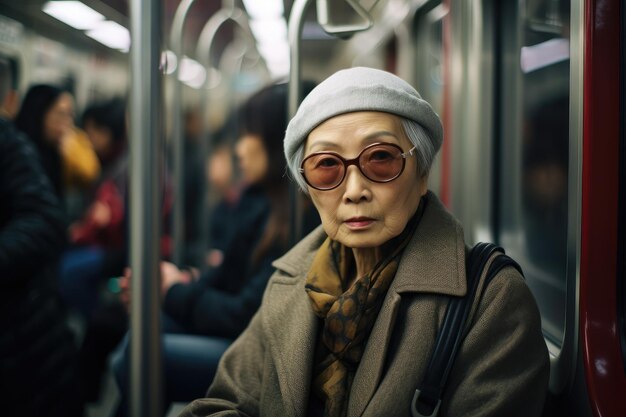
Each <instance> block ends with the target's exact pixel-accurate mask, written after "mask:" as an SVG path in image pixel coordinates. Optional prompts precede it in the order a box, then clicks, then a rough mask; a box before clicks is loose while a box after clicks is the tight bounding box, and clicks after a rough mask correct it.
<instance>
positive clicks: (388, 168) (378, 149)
mask: <svg viewBox="0 0 626 417" xmlns="http://www.w3.org/2000/svg"><path fill="white" fill-rule="evenodd" d="M401 153H402V152H401V150H400V149H398V148H396V147H395V146H386V145H381V146H373V147H371V148H369V149H367V150H366V151H365V152H363V154H362V155H361V158H360V162H361V171H363V173H364V174H365V176H366V177H368V178H369V179H371V180H372V181H381V182H384V181H389V180H392V179H394V178H396V177H397V176H398V175H399V174H400V172H402V167H403V164H404V158H402V156H401Z"/></svg>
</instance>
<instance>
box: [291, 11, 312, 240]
mask: <svg viewBox="0 0 626 417" xmlns="http://www.w3.org/2000/svg"><path fill="white" fill-rule="evenodd" d="M312 1H313V0H296V1H295V2H294V3H293V6H292V7H291V13H290V14H289V25H288V33H287V37H288V40H289V58H290V63H291V67H290V71H289V86H288V96H287V99H288V103H287V110H288V112H289V114H288V117H287V120H291V118H292V117H293V116H295V114H296V111H298V106H299V105H300V100H301V96H302V86H301V80H302V69H301V68H300V64H301V62H300V41H301V38H302V27H303V26H304V15H305V14H306V12H307V10H308V8H309V6H310V4H311V2H312ZM289 198H290V204H291V219H290V221H291V227H290V228H289V233H290V236H289V240H290V242H291V244H292V245H293V244H295V243H296V242H297V241H299V240H300V239H302V235H303V227H302V226H303V224H302V223H303V220H304V213H303V210H304V201H303V196H302V194H301V193H300V190H298V185H297V184H296V183H295V182H294V181H292V182H291V185H290V187H289Z"/></svg>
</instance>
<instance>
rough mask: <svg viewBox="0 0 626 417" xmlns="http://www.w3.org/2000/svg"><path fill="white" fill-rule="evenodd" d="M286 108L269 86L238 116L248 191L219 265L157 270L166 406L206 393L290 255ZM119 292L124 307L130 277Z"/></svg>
mask: <svg viewBox="0 0 626 417" xmlns="http://www.w3.org/2000/svg"><path fill="white" fill-rule="evenodd" d="M286 103H287V86H286V85H284V84H282V85H274V86H270V87H267V88H265V89H263V90H261V91H260V92H258V93H256V94H255V95H254V96H252V98H250V99H249V100H248V101H247V102H246V103H245V104H244V106H243V107H242V108H241V109H240V115H239V116H240V122H241V124H242V134H241V135H240V138H239V140H238V141H237V145H236V154H237V158H238V161H239V167H240V170H241V175H242V177H243V181H244V183H245V186H246V188H245V190H244V192H243V195H242V196H241V199H240V201H239V203H238V205H237V207H236V209H235V215H234V216H233V218H235V219H236V220H237V222H236V225H235V226H234V228H235V229H234V232H233V235H232V238H231V241H230V244H229V245H228V246H227V248H226V250H225V251H224V259H223V262H222V263H221V264H220V266H219V267H217V268H215V269H212V270H209V271H207V272H206V273H204V274H201V275H199V276H197V275H198V274H197V273H195V272H192V271H189V270H181V269H179V268H178V267H177V266H176V265H174V264H171V263H167V262H163V263H162V264H161V293H162V297H163V311H164V315H163V331H164V333H167V334H165V335H164V337H163V350H162V355H163V366H164V373H165V400H164V402H165V406H166V407H167V405H168V404H169V403H170V402H172V401H177V402H181V401H189V400H191V399H193V398H195V397H196V396H197V395H198V394H200V395H202V394H203V393H204V392H205V391H206V389H207V388H208V386H209V385H210V383H211V381H212V379H213V375H214V374H215V371H216V368H217V364H218V362H219V359H220V357H221V355H222V353H223V352H224V351H225V350H226V348H227V347H228V346H229V345H230V343H231V342H232V341H233V340H234V339H235V338H236V337H237V336H238V335H239V334H240V333H241V332H242V331H243V330H244V329H245V327H246V326H247V324H248V322H249V321H250V319H251V318H252V316H253V315H254V313H255V312H256V310H257V309H258V307H259V305H260V304H261V298H262V296H263V290H264V289H265V286H266V285H267V281H268V279H269V277H270V276H271V274H272V273H273V271H274V268H273V267H272V262H273V260H274V259H276V258H278V257H279V256H281V255H282V254H283V252H284V251H285V250H286V248H287V244H288V226H289V222H288V219H289V212H288V210H289V204H288V183H287V180H286V178H285V177H284V174H285V169H286V166H285V161H284V156H283V151H282V139H283V134H284V131H285V128H286V123H287V120H286V117H287V110H286ZM195 275H196V276H195ZM121 287H122V288H123V291H124V292H123V297H125V299H126V300H127V301H128V300H129V298H128V297H129V293H128V290H129V289H130V273H127V274H126V275H125V277H124V278H123V279H122V280H121ZM126 344H127V341H126V342H124V343H123V344H122V345H120V347H118V349H117V352H116V353H115V354H114V355H113V359H112V366H113V369H114V371H115V374H116V378H117V381H118V384H119V385H120V388H121V391H122V397H123V399H125V393H127V392H129V389H128V387H127V383H128V373H127V369H128V349H127V345H126ZM124 402H125V401H123V402H122V409H121V410H120V414H123V412H124V411H125V410H123V407H124Z"/></svg>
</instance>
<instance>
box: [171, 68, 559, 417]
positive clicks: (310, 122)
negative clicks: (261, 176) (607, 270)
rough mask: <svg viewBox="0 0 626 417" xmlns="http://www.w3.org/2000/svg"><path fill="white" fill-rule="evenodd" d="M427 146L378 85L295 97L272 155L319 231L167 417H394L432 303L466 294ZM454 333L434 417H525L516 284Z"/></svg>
mask: <svg viewBox="0 0 626 417" xmlns="http://www.w3.org/2000/svg"><path fill="white" fill-rule="evenodd" d="M442 136H443V134H442V127H441V122H440V120H439V117H438V116H437V115H436V114H435V112H434V111H433V110H432V108H431V107H430V105H429V104H428V103H427V102H426V101H424V100H422V99H421V97H420V96H419V94H418V93H417V92H416V91H415V89H413V88H412V87H411V86H410V85H408V84H407V83H406V82H404V81H403V80H401V79H399V78H398V77H396V76H394V75H392V74H389V73H386V72H383V71H379V70H374V69H368V68H352V69H348V70H343V71H339V72H337V73H336V74H334V75H332V76H331V77H330V78H328V79H326V80H325V81H324V82H322V83H321V84H320V85H319V86H318V87H317V88H316V89H314V90H313V91H312V92H311V93H310V94H309V95H308V96H307V98H306V99H305V100H304V102H303V103H302V105H301V106H300V108H299V110H298V113H297V114H296V116H295V117H294V118H293V119H292V120H291V122H290V124H289V127H288V128H287V133H286V136H285V154H286V157H287V160H288V164H289V168H290V171H291V173H292V175H293V176H294V177H295V179H296V180H297V182H298V183H299V184H300V186H301V187H302V189H303V190H304V191H305V192H306V193H308V194H309V195H310V196H311V199H312V200H313V203H314V205H315V207H316V208H317V210H318V211H319V213H320V216H321V219H322V226H321V227H320V228H318V229H317V230H315V231H314V232H313V233H311V234H310V235H309V236H307V237H306V238H304V239H303V240H302V241H301V242H300V243H298V244H297V245H296V246H295V247H294V248H293V249H292V250H291V251H290V252H288V253H287V254H286V255H284V256H283V257H282V258H280V259H278V260H277V261H275V262H274V266H275V268H276V272H275V274H274V276H273V277H272V278H271V280H270V282H269V284H268V286H267V289H266V291H265V295H264V299H263V304H262V306H261V308H260V310H259V311H258V313H257V314H256V316H255V317H254V318H253V320H252V322H251V324H250V325H249V327H248V328H247V330H246V331H245V332H244V333H243V334H242V335H241V337H240V338H239V339H238V340H237V341H236V342H235V343H234V344H233V345H232V346H231V348H230V349H229V350H228V351H227V353H226V354H225V355H224V357H223V359H222V361H221V363H220V367H219V370H218V374H217V376H216V378H215V380H214V383H213V384H212V385H211V387H210V388H209V391H208V393H207V398H205V399H200V400H196V401H194V402H193V403H191V404H190V405H189V406H188V407H187V408H186V409H185V410H184V411H183V413H182V415H183V416H207V415H219V416H226V415H228V416H236V415H242V416H243V415H245V416H305V415H309V416H333V417H334V416H372V417H374V416H407V415H410V410H411V400H412V397H413V393H414V391H415V389H416V388H417V387H418V385H419V384H420V382H421V381H422V378H423V376H424V373H425V371H426V367H427V364H428V361H429V358H430V356H431V354H432V352H433V349H434V342H435V337H436V334H437V330H438V328H439V326H440V323H441V320H442V317H443V315H444V312H445V309H446V306H447V303H448V300H449V299H450V298H451V297H461V296H464V295H465V294H466V292H467V285H466V273H465V257H466V254H467V248H466V246H465V244H464V241H463V231H462V228H461V226H460V225H459V224H458V222H457V221H456V220H455V219H454V218H453V217H452V216H451V215H450V214H449V213H448V212H447V211H446V209H445V208H444V207H443V206H442V204H441V202H440V201H439V200H438V199H437V197H436V196H435V195H434V194H432V193H431V192H428V171H429V168H430V165H431V162H432V160H433V157H434V156H435V154H436V152H437V150H438V149H439V147H440V146H441V142H442ZM467 323H468V326H467V328H466V330H465V331H466V335H465V338H464V341H463V344H462V345H461V347H460V349H459V352H458V355H457V357H456V361H455V362H454V366H453V367H452V370H451V373H450V376H449V379H448V383H447V386H446V387H445V390H444V393H443V398H442V402H441V407H440V410H439V415H440V416H465V417H467V416H538V415H540V414H541V410H542V405H543V401H544V396H545V392H546V388H547V383H548V370H549V362H548V353H547V349H546V345H545V343H544V340H543V337H542V333H541V325H540V316H539V313H538V310H537V307H536V304H535V301H534V299H533V296H532V294H531V293H530V291H529V289H528V288H527V286H526V285H525V283H524V280H523V278H522V276H521V275H520V274H519V273H518V272H517V270H516V269H513V268H505V269H503V270H502V271H501V272H500V273H498V275H497V276H496V277H495V278H494V279H493V280H492V281H491V282H490V283H489V285H488V288H486V289H484V290H483V291H482V296H481V297H476V299H475V301H474V305H473V306H472V309H471V314H470V317H469V319H468V321H467Z"/></svg>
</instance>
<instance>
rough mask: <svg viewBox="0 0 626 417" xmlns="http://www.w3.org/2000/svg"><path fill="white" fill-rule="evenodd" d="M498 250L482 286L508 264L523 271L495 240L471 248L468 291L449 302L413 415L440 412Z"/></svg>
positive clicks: (423, 416) (413, 406) (467, 268)
mask: <svg viewBox="0 0 626 417" xmlns="http://www.w3.org/2000/svg"><path fill="white" fill-rule="evenodd" d="M496 252H499V253H500V255H498V256H497V257H496V258H495V259H494V260H493V262H492V263H491V265H490V266H489V271H488V272H487V276H486V278H485V283H484V285H483V288H486V287H487V285H489V283H490V282H491V280H492V279H493V278H494V277H495V276H496V275H498V273H499V272H500V271H501V270H502V269H503V268H505V267H507V266H513V267H514V268H516V269H517V270H518V271H519V272H520V274H521V273H522V269H521V267H520V266H519V265H518V264H517V262H515V261H514V260H513V259H511V258H509V257H508V256H506V255H505V253H504V249H502V248H500V247H498V246H496V245H494V244H493V243H478V244H476V246H474V247H473V248H472V250H471V251H470V254H469V256H468V259H467V262H466V271H467V272H466V275H467V294H466V295H465V296H464V297H453V298H451V299H450V301H449V302H448V307H447V310H446V314H445V316H444V318H443V323H442V324H441V327H440V328H439V332H438V333H437V339H436V340H435V348H434V350H433V354H432V356H431V357H430V362H429V363H428V367H427V368H426V374H425V375H424V379H423V381H422V383H421V385H420V386H419V388H418V389H416V390H415V394H414V395H413V401H412V402H411V415H412V416H413V417H429V416H432V417H435V416H437V414H438V413H439V406H440V405H441V397H442V394H443V390H444V388H445V385H446V381H447V380H448V376H449V375H450V370H451V369H452V365H453V364H454V359H455V357H456V354H457V351H458V349H459V346H461V343H462V342H463V338H464V337H465V332H464V328H465V322H466V321H467V317H468V315H469V312H470V310H471V308H472V304H473V301H474V298H475V297H476V291H477V289H478V283H479V281H480V276H481V275H482V272H483V270H484V269H485V265H486V264H487V262H488V261H489V259H490V258H491V257H492V256H493V254H494V253H496Z"/></svg>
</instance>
